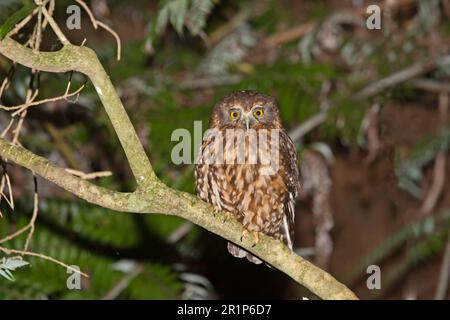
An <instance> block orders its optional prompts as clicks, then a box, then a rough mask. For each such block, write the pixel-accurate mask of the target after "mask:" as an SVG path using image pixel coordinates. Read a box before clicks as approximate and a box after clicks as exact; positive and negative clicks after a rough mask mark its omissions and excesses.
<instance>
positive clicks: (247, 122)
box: [244, 114, 250, 130]
mask: <svg viewBox="0 0 450 320" xmlns="http://www.w3.org/2000/svg"><path fill="white" fill-rule="evenodd" d="M244 122H245V129H246V130H248V129H250V117H249V116H248V114H244Z"/></svg>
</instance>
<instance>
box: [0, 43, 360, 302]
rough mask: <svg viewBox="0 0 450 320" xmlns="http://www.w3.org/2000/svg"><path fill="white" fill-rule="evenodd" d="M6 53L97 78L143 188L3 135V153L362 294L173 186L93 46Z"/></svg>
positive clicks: (322, 293)
mask: <svg viewBox="0 0 450 320" xmlns="http://www.w3.org/2000/svg"><path fill="white" fill-rule="evenodd" d="M0 53H1V54H2V55H4V56H5V57H7V58H9V59H11V60H12V61H14V62H16V63H18V64H21V65H24V66H27V67H29V68H33V69H36V70H40V71H46V72H66V71H72V70H73V71H78V72H81V73H83V74H85V75H86V76H88V77H89V79H90V80H91V81H92V83H93V85H94V86H95V88H96V90H97V93H98V95H99V97H100V99H101V101H102V104H103V106H104V108H105V110H106V112H107V114H108V116H109V118H110V120H111V123H112V125H113V128H114V130H115V132H116V133H117V135H118V137H119V140H120V142H121V144H122V147H123V149H124V151H125V155H126V157H127V160H128V162H129V164H130V167H131V170H132V172H133V175H134V177H135V179H136V182H137V186H138V187H137V189H136V191H134V192H131V193H122V192H116V191H113V190H109V189H106V188H102V187H99V186H96V185H94V184H92V183H90V182H88V181H86V180H83V179H81V178H79V177H76V176H74V175H72V174H70V173H69V172H67V171H66V170H65V169H63V168H60V167H58V166H56V165H54V164H52V163H51V162H50V161H48V160H47V159H45V158H43V157H40V156H38V155H35V154H33V153H32V152H30V151H28V150H26V149H24V148H23V147H20V146H16V145H13V144H11V143H10V142H8V141H6V140H4V139H2V138H0V156H1V157H3V158H5V159H8V160H9V161H12V162H14V163H16V164H18V165H20V166H23V167H25V168H28V169H30V170H33V171H34V172H35V173H36V174H38V175H40V176H42V177H43V178H45V179H47V180H49V181H52V182H54V183H55V184H57V185H58V186H60V187H62V188H63V189H65V190H67V191H69V192H70V193H72V194H74V195H76V196H78V197H80V198H82V199H84V200H86V201H88V202H90V203H93V204H96V205H99V206H102V207H106V208H110V209H113V210H116V211H122V212H136V213H143V214H151V213H160V214H166V215H176V216H179V217H182V218H184V219H186V220H189V221H191V222H193V223H195V224H197V225H199V226H201V227H203V228H205V229H206V230H208V231H211V232H213V233H215V234H217V235H219V236H221V237H223V238H225V239H227V240H229V241H232V242H235V243H239V245H240V246H242V247H243V248H245V249H246V250H248V251H250V252H252V253H253V254H255V255H256V256H258V257H260V258H261V259H262V260H264V261H266V262H267V263H269V264H271V265H272V266H274V267H275V268H277V269H279V270H280V271H282V272H284V273H286V274H287V275H289V276H290V277H292V278H293V279H294V280H295V281H297V282H298V283H300V284H301V285H303V286H305V287H306V288H308V289H309V290H310V291H311V292H313V293H314V294H316V295H317V296H319V297H320V298H322V299H357V297H356V295H355V294H354V293H353V292H352V291H351V290H349V289H348V288H347V287H346V286H345V285H343V284H342V283H340V282H338V281H337V280H336V279H334V278H333V277H332V276H331V275H330V274H328V273H327V272H325V271H323V270H322V269H320V268H318V267H316V266H314V265H313V264H312V263H310V262H308V261H307V260H305V259H303V258H302V257H300V256H298V255H296V254H295V253H294V252H292V251H291V250H289V249H288V248H287V247H286V246H285V245H284V244H283V243H282V242H281V241H278V240H275V239H273V238H270V237H267V236H264V235H262V236H261V239H260V241H259V242H258V244H257V245H255V246H253V241H252V239H250V238H247V237H244V239H242V241H241V232H242V225H241V224H240V223H239V222H238V221H237V220H234V219H228V220H226V222H223V221H224V220H225V219H224V217H225V216H224V214H223V213H220V212H219V213H216V214H214V210H213V208H212V207H211V206H210V205H209V204H207V203H205V202H203V201H202V200H200V199H198V198H197V197H195V196H193V195H191V194H188V193H185V192H180V191H177V190H174V189H171V188H169V187H167V186H166V185H165V184H163V183H162V182H161V181H160V180H159V179H158V178H157V177H156V175H155V174H154V172H153V169H152V166H151V163H150V160H149V158H148V157H147V155H146V154H145V151H144V148H143V146H142V144H141V143H140V141H139V139H138V136H137V134H136V131H135V129H134V127H133V125H132V123H131V121H130V119H129V117H128V115H127V113H126V111H125V108H124V107H123V105H122V103H121V101H120V99H119V97H118V95H117V92H116V90H115V89H114V86H113V84H112V83H111V81H110V79H109V76H108V74H107V73H106V72H105V70H104V68H103V66H102V64H101V63H100V61H99V60H98V57H97V55H96V54H95V53H94V51H92V50H91V49H89V48H87V47H78V46H74V45H71V44H68V43H66V44H64V47H63V48H62V49H61V50H60V51H57V52H34V51H32V50H30V49H28V48H26V47H24V46H22V45H21V44H19V43H17V42H16V41H14V40H12V39H11V38H8V37H7V38H5V39H4V40H2V41H0Z"/></svg>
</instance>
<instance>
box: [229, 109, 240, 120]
mask: <svg viewBox="0 0 450 320" xmlns="http://www.w3.org/2000/svg"><path fill="white" fill-rule="evenodd" d="M230 118H231V119H233V120H236V119H238V118H239V112H237V111H231V112H230Z"/></svg>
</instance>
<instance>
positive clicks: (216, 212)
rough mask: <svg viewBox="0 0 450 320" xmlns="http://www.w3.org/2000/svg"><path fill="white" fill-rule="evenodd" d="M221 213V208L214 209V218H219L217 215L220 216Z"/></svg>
mask: <svg viewBox="0 0 450 320" xmlns="http://www.w3.org/2000/svg"><path fill="white" fill-rule="evenodd" d="M220 211H221V210H220V208H218V207H214V210H213V216H214V218H215V217H216V216H217V214H218V213H219V212H220Z"/></svg>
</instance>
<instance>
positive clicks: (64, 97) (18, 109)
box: [0, 85, 84, 117]
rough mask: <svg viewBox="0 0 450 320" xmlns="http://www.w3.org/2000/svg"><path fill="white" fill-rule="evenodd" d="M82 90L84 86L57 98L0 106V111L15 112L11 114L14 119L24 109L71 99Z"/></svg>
mask: <svg viewBox="0 0 450 320" xmlns="http://www.w3.org/2000/svg"><path fill="white" fill-rule="evenodd" d="M83 89H84V85H82V86H81V87H80V88H78V90H76V91H74V92H72V93H69V94H66V93H65V94H63V95H61V96H59V97H54V98H48V99H43V100H38V101H33V99H31V101H30V102H26V103H24V104H21V105H17V106H11V107H5V106H2V105H0V109H3V110H6V111H12V110H17V111H16V112H14V113H13V114H12V116H13V117H14V116H16V115H17V114H19V113H21V112H23V111H24V110H25V109H28V108H29V107H33V106H37V105H41V104H45V103H49V102H54V101H59V100H62V99H67V98H70V97H73V96H75V95H78V94H79V93H80V92H81V91H82V90H83Z"/></svg>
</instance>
